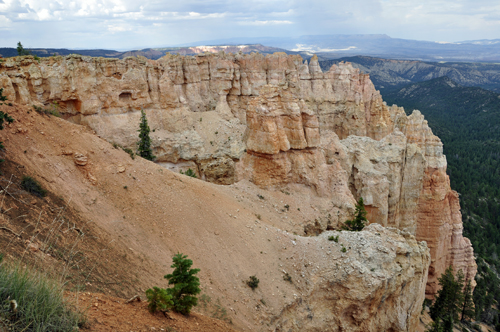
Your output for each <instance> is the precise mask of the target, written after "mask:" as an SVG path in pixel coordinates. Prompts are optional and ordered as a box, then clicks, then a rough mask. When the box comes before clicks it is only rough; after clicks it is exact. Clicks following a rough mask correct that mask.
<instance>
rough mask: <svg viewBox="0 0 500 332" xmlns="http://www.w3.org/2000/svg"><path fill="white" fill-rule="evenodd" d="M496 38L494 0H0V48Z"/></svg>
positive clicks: (498, 23) (499, 17)
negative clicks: (367, 37)
mask: <svg viewBox="0 0 500 332" xmlns="http://www.w3.org/2000/svg"><path fill="white" fill-rule="evenodd" d="M320 34H321V35H324V34H387V35H389V36H391V37H393V38H405V39H417V40H429V41H448V42H454V41H462V40H473V39H498V38H500V1H498V0H474V1H471V0H453V1H451V0H432V1H431V0H419V1H415V0H398V1H394V0H351V1H346V0H340V1H339V0H308V1H288V0H246V1H232V0H177V1H171V0H168V1H160V0H146V1H138V0H89V1H76V0H0V35H1V38H0V47H15V46H16V44H17V42H18V41H21V42H22V43H23V45H24V46H25V47H33V48H34V47H55V48H62V47H66V48H107V49H133V48H144V47H158V46H171V45H176V44H184V43H191V42H192V43H193V44H196V42H197V41H201V40H212V39H223V38H234V37H298V36H300V35H320Z"/></svg>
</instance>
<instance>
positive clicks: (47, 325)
mask: <svg viewBox="0 0 500 332" xmlns="http://www.w3.org/2000/svg"><path fill="white" fill-rule="evenodd" d="M12 300H15V301H16V302H17V312H16V313H15V314H14V315H13V314H12V310H11V306H10V305H9V303H8V301H12ZM2 318H3V320H4V321H5V322H7V324H8V325H10V329H8V330H6V331H16V332H17V331H37V332H45V331H47V332H50V331H61V332H63V331H75V330H78V325H79V324H81V323H83V315H82V314H81V313H78V312H74V311H72V310H71V309H70V306H69V305H68V303H67V302H66V301H65V300H64V298H63V287H62V285H61V284H60V283H58V282H55V281H53V280H50V279H48V278H47V277H46V276H45V275H44V274H42V273H39V272H35V271H33V270H30V269H28V268H21V267H19V266H17V265H7V264H6V263H2V262H1V257H0V320H2ZM0 330H1V329H0Z"/></svg>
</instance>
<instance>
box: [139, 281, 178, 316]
mask: <svg viewBox="0 0 500 332" xmlns="http://www.w3.org/2000/svg"><path fill="white" fill-rule="evenodd" d="M146 297H147V298H148V302H149V304H148V309H149V311H150V312H151V313H152V314H154V313H155V312H157V311H160V310H161V311H164V310H167V309H168V308H171V307H172V306H173V305H174V303H173V302H172V296H171V295H170V294H168V292H167V290H166V289H163V288H159V287H153V288H152V289H151V288H150V289H148V290H147V291H146Z"/></svg>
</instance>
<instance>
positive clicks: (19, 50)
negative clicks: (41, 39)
mask: <svg viewBox="0 0 500 332" xmlns="http://www.w3.org/2000/svg"><path fill="white" fill-rule="evenodd" d="M17 55H30V51H28V50H26V49H24V47H23V44H21V42H18V43H17Z"/></svg>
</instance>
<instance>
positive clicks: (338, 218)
mask: <svg viewBox="0 0 500 332" xmlns="http://www.w3.org/2000/svg"><path fill="white" fill-rule="evenodd" d="M0 84H1V86H2V87H4V94H5V95H6V96H7V98H8V99H9V100H15V101H17V102H19V103H24V104H35V105H40V106H42V105H45V106H44V107H56V106H49V105H51V104H52V105H53V103H54V102H55V103H57V105H58V106H57V108H58V110H59V112H60V113H61V114H62V116H63V117H64V118H66V119H68V120H70V121H73V122H77V123H80V124H84V125H87V126H89V127H90V128H92V129H93V130H94V131H95V132H96V133H97V134H98V135H100V136H101V137H104V138H106V139H107V140H109V141H112V142H116V143H118V144H120V145H123V146H125V147H130V148H135V142H136V141H137V128H138V123H139V117H140V110H141V109H144V110H145V111H146V113H147V116H148V120H149V124H150V127H151V128H152V129H153V132H152V133H151V136H152V139H153V145H154V154H155V155H156V156H158V159H157V161H158V162H159V163H161V164H162V165H163V166H165V167H168V168H171V169H174V170H178V169H183V168H184V169H185V168H186V167H189V168H191V167H192V168H193V169H195V172H196V173H197V174H198V175H199V176H200V177H201V178H203V179H205V180H208V181H211V182H214V183H218V184H231V183H233V182H234V181H238V180H240V179H249V180H250V181H252V182H254V183H256V184H257V185H259V186H261V187H265V188H281V187H284V186H286V187H289V188H292V189H294V188H295V189H297V190H302V189H303V188H307V189H309V190H311V191H312V194H313V195H317V196H319V197H326V198H329V199H331V201H332V205H331V207H330V210H329V211H326V212H327V213H328V214H329V215H330V216H331V218H330V219H329V222H328V224H327V223H324V224H321V223H319V225H318V227H319V228H321V229H322V230H324V229H327V228H335V227H337V226H338V223H340V222H342V221H345V220H346V219H347V218H349V216H351V215H352V213H353V212H354V203H355V201H356V200H357V199H358V198H359V197H363V198H364V200H365V203H366V207H367V210H368V212H369V219H370V220H371V222H376V223H380V224H382V225H384V226H391V227H397V228H399V229H402V230H405V231H408V232H410V233H411V234H415V235H416V236H417V239H419V240H426V241H427V242H428V244H429V247H430V249H431V256H432V263H431V267H430V270H429V283H428V287H427V294H428V295H429V296H432V294H435V292H436V289H437V284H436V280H437V279H436V278H437V277H438V276H440V274H441V273H442V272H444V270H445V268H446V267H447V266H449V265H453V267H454V269H455V270H458V269H462V270H463V271H464V274H465V275H466V276H467V277H468V278H471V279H472V278H473V276H474V275H475V271H476V265H475V262H474V257H473V252H472V247H471V245H470V241H468V240H467V239H465V238H464V237H463V236H462V223H461V217H460V208H459V203H458V195H457V193H456V192H454V191H452V190H451V188H450V186H449V179H448V176H447V175H446V158H445V157H444V155H443V154H442V144H441V142H440V140H439V138H437V137H436V136H434V135H433V134H432V131H431V130H430V128H429V127H428V125H427V122H426V121H425V120H424V119H423V117H422V116H421V114H420V113H419V112H415V113H414V114H413V115H411V116H408V117H407V116H406V115H405V113H404V111H403V110H402V109H401V108H398V107H387V106H386V105H385V104H384V102H383V101H382V98H381V96H380V94H379V92H378V91H376V90H375V88H374V86H373V84H372V83H371V81H370V79H369V77H368V75H365V74H363V73H360V71H359V70H358V69H353V68H352V66H351V65H350V64H345V63H341V64H338V65H334V66H332V68H331V69H330V70H329V71H328V72H326V73H323V72H322V71H321V69H320V67H319V65H318V61H317V58H316V57H313V58H312V59H311V60H310V62H309V63H308V62H307V61H305V62H304V61H303V60H302V58H300V56H288V55H286V54H284V53H276V54H273V55H268V56H263V55H260V54H251V55H242V54H224V53H220V54H217V55H213V54H202V55H199V56H196V57H182V56H174V55H167V56H165V57H163V58H161V59H159V60H157V61H153V60H147V59H146V58H143V57H139V58H126V59H124V60H118V59H103V58H90V57H82V56H76V55H75V56H68V57H65V58H62V57H51V58H43V59H42V60H41V61H40V63H38V62H36V61H34V60H33V59H32V58H31V57H17V58H9V59H6V61H5V62H3V63H1V64H0Z"/></svg>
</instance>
